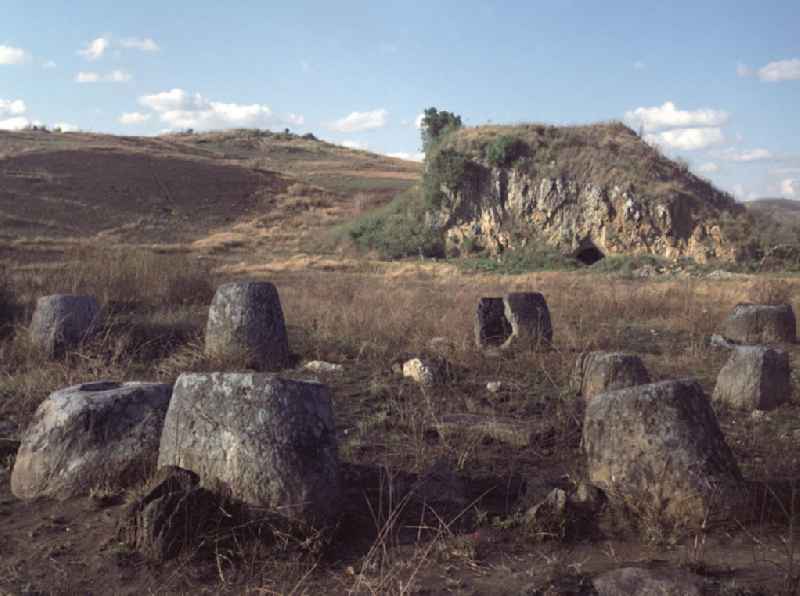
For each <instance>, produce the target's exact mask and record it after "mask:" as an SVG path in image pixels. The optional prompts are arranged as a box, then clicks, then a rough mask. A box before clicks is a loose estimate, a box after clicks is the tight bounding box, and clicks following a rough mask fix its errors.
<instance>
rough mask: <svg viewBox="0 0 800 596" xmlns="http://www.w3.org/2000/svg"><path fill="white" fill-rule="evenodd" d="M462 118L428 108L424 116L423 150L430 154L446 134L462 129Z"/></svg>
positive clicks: (422, 126)
mask: <svg viewBox="0 0 800 596" xmlns="http://www.w3.org/2000/svg"><path fill="white" fill-rule="evenodd" d="M461 126H462V123H461V116H459V115H457V114H454V113H452V112H448V111H446V110H442V111H441V112H440V111H439V110H437V109H436V108H433V107H431V108H428V109H427V110H425V112H424V114H423V116H422V124H421V128H422V150H423V151H425V153H428V150H429V149H430V148H431V147H433V145H435V144H436V143H437V142H438V141H439V140H440V139H441V138H442V137H443V136H444V135H445V134H446V133H448V132H450V131H451V130H456V129H459V128H461Z"/></svg>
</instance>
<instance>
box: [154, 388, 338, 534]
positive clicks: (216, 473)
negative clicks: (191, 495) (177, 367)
mask: <svg viewBox="0 0 800 596" xmlns="http://www.w3.org/2000/svg"><path fill="white" fill-rule="evenodd" d="M158 465H159V467H162V466H178V467H180V468H183V469H186V470H190V471H192V472H194V473H196V474H197V475H198V476H199V477H200V481H201V483H202V485H203V486H204V487H207V488H210V489H212V490H215V491H224V492H225V494H226V496H229V497H231V498H233V499H235V500H238V501H240V502H242V503H244V504H245V505H247V506H249V507H251V508H255V509H264V510H266V511H267V512H269V513H275V514H278V515H280V516H282V517H284V518H287V519H289V520H291V521H299V522H302V523H309V524H311V525H324V524H325V523H327V522H329V521H330V520H331V519H332V518H334V517H335V516H336V515H337V513H338V508H339V505H340V503H339V495H340V480H339V467H338V454H337V444H336V433H335V427H334V420H333V411H332V408H331V400H330V395H329V391H328V388H327V387H325V386H324V385H321V384H319V383H310V382H301V381H291V380H285V379H281V378H279V377H277V376H275V375H271V374H265V373H229V374H225V373H209V374H183V375H181V376H180V377H179V378H178V380H177V382H176V384H175V390H174V395H173V398H172V402H171V403H170V407H169V411H168V412H167V417H166V420H165V423H164V432H163V434H162V437H161V448H160V451H159V457H158Z"/></svg>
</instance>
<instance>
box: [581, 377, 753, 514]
mask: <svg viewBox="0 0 800 596" xmlns="http://www.w3.org/2000/svg"><path fill="white" fill-rule="evenodd" d="M583 445H584V449H585V451H586V456H587V464H588V466H587V467H588V473H589V481H590V482H591V483H592V484H594V485H596V486H598V487H599V488H601V489H602V490H603V491H604V492H605V493H606V494H607V495H608V497H609V499H610V501H611V502H612V503H614V504H616V505H620V506H622V507H624V508H626V509H628V510H631V511H633V512H634V513H636V514H638V515H639V516H640V517H643V518H650V519H652V520H653V521H656V522H658V523H659V524H664V525H667V526H672V527H682V526H692V527H694V526H698V525H702V524H703V523H704V522H705V521H706V520H707V519H716V518H718V517H725V516H727V515H728V514H729V513H730V510H731V509H732V508H735V507H737V504H736V503H735V498H733V497H735V496H736V494H737V491H738V489H739V488H740V486H741V482H742V478H741V475H740V473H739V468H738V466H737V464H736V461H735V459H734V457H733V454H732V452H731V450H730V448H729V447H728V445H727V443H726V442H725V437H724V436H723V435H722V431H721V430H720V428H719V424H718V422H717V418H716V416H715V415H714V411H713V410H712V409H711V405H710V404H709V401H708V399H707V397H706V396H705V394H704V393H703V390H702V388H701V387H700V384H699V383H697V381H694V380H692V379H683V380H678V381H663V382H660V383H653V384H650V385H639V386H637V387H630V388H628V389H621V390H619V391H613V392H609V393H601V394H600V395H596V396H595V397H594V398H592V399H591V400H590V401H589V402H588V404H587V406H586V414H585V420H584V426H583Z"/></svg>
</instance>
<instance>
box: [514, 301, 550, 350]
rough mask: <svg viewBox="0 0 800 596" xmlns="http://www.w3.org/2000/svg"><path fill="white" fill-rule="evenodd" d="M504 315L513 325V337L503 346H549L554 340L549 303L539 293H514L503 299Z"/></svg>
mask: <svg viewBox="0 0 800 596" xmlns="http://www.w3.org/2000/svg"><path fill="white" fill-rule="evenodd" d="M503 306H504V314H505V317H506V320H507V321H508V322H509V324H510V325H511V335H510V336H509V338H508V339H507V340H506V341H505V343H504V344H503V347H504V348H507V347H510V346H511V345H517V344H521V345H523V346H540V345H547V344H549V343H550V342H551V341H552V340H553V325H552V323H551V321H550V310H549V309H548V308H547V301H546V300H545V299H544V296H542V295H541V294H540V293H539V292H512V293H511V294H506V296H505V297H504V298H503Z"/></svg>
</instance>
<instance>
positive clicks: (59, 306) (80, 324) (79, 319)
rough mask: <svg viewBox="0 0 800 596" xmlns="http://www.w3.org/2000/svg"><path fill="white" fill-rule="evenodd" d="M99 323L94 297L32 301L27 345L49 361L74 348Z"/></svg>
mask: <svg viewBox="0 0 800 596" xmlns="http://www.w3.org/2000/svg"><path fill="white" fill-rule="evenodd" d="M99 322H100V306H99V305H98V303H97V300H96V299H95V298H94V296H72V295H68V294H53V295H51V296H42V297H41V298H39V299H38V300H37V301H36V310H34V312H33V319H32V320H31V325H30V328H29V331H28V333H29V337H30V340H31V343H32V344H33V345H34V346H35V347H36V348H37V349H39V350H41V351H42V352H44V353H45V354H47V355H48V356H49V357H51V358H52V357H57V356H61V355H63V354H64V352H66V351H67V350H71V349H74V348H76V347H78V346H79V345H80V343H81V342H82V341H84V340H85V339H87V338H88V337H89V336H90V335H91V334H92V333H94V331H95V330H96V329H97V327H98V324H99Z"/></svg>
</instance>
